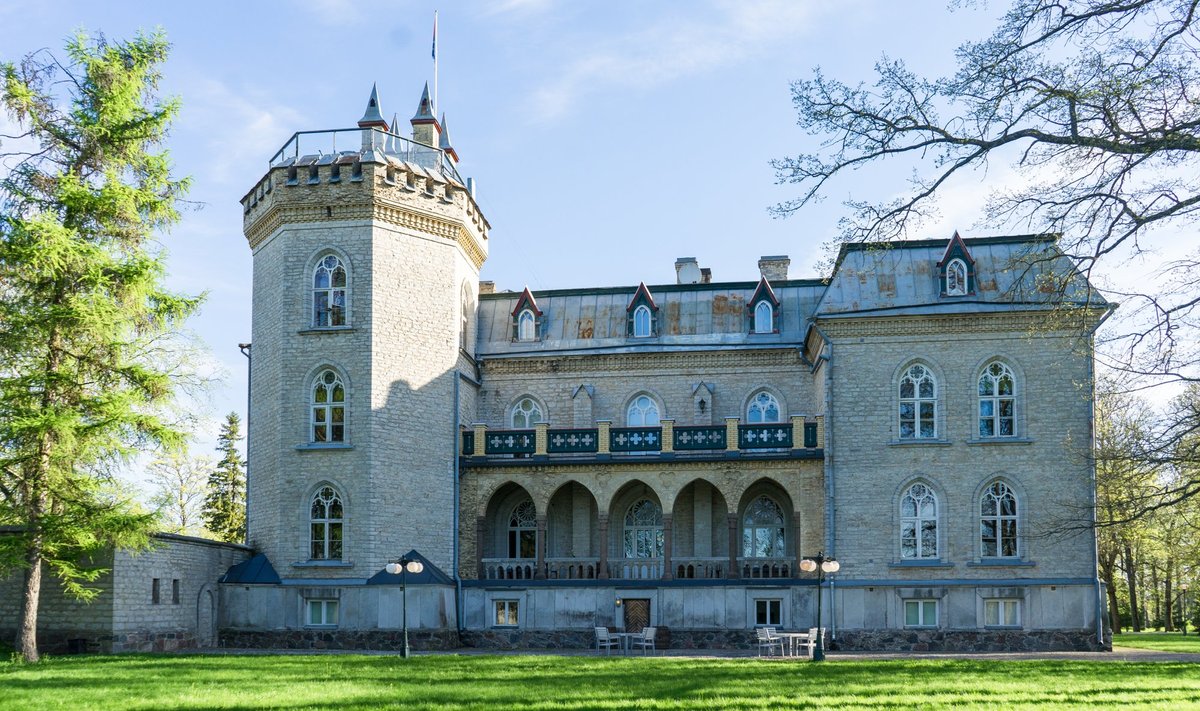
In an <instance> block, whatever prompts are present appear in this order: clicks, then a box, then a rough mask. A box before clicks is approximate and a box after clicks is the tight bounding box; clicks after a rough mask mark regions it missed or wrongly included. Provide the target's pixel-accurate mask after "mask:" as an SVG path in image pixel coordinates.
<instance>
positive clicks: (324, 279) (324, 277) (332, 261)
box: [312, 254, 349, 328]
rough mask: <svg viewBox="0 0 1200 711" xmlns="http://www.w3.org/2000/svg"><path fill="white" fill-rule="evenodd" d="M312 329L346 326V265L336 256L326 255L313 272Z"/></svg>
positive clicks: (347, 287) (347, 284)
mask: <svg viewBox="0 0 1200 711" xmlns="http://www.w3.org/2000/svg"><path fill="white" fill-rule="evenodd" d="M312 288H313V292H312V293H313V299H312V303H313V317H312V325H313V328H329V327H331V326H345V325H346V295H347V293H348V291H349V277H348V276H347V272H346V265H344V264H342V260H340V259H338V258H337V256H336V255H333V254H327V255H325V256H324V257H322V258H321V260H320V261H319V262H317V268H316V269H314V270H313V281H312Z"/></svg>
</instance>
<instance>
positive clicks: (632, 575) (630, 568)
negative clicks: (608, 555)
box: [608, 558, 663, 580]
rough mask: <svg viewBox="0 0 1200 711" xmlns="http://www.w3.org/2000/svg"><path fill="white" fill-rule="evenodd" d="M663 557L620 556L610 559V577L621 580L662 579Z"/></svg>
mask: <svg viewBox="0 0 1200 711" xmlns="http://www.w3.org/2000/svg"><path fill="white" fill-rule="evenodd" d="M662 576H663V561H662V558H618V559H616V560H610V561H608V577H610V578H618V579H620V580H660V579H662Z"/></svg>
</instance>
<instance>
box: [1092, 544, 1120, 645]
mask: <svg viewBox="0 0 1200 711" xmlns="http://www.w3.org/2000/svg"><path fill="white" fill-rule="evenodd" d="M1098 562H1099V564H1100V571H1099V572H1100V580H1101V581H1103V582H1104V588H1105V592H1106V593H1107V594H1108V628H1109V629H1110V630H1112V632H1113V634H1117V633H1119V632H1120V631H1121V613H1120V608H1119V607H1118V606H1117V586H1116V582H1117V571H1116V568H1117V553H1116V551H1115V550H1113V551H1110V550H1109V549H1107V548H1105V549H1103V550H1102V553H1101V555H1100V558H1099V561H1098Z"/></svg>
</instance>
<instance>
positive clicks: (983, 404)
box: [979, 361, 1017, 437]
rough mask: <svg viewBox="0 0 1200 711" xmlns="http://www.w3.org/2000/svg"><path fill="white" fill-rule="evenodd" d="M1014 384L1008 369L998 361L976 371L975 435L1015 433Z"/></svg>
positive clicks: (1014, 380)
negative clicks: (976, 426)
mask: <svg viewBox="0 0 1200 711" xmlns="http://www.w3.org/2000/svg"><path fill="white" fill-rule="evenodd" d="M1016 412H1017V385H1016V379H1015V378H1014V377H1013V372H1012V369H1011V368H1009V367H1008V366H1007V365H1006V364H1004V363H1001V362H999V361H996V362H993V363H988V365H987V367H985V368H984V369H983V372H982V373H980V374H979V436H980V437H1013V436H1015V435H1016V434H1017V420H1016Z"/></svg>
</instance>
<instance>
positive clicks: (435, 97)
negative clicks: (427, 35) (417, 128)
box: [433, 10, 438, 119]
mask: <svg viewBox="0 0 1200 711" xmlns="http://www.w3.org/2000/svg"><path fill="white" fill-rule="evenodd" d="M437 16H438V11H437V10H434V11H433V117H434V118H435V119H436V118H437V115H438V112H437V105H438V76H437V75H438V71H437Z"/></svg>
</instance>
